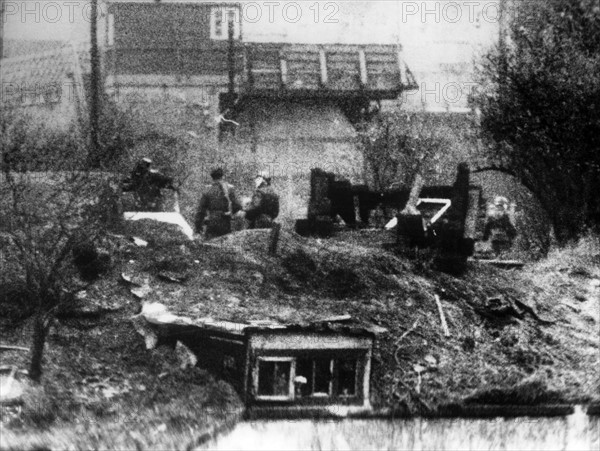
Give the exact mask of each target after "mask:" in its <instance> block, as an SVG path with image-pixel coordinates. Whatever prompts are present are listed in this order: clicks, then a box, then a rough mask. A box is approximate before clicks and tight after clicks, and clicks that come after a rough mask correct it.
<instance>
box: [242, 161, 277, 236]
mask: <svg viewBox="0 0 600 451" xmlns="http://www.w3.org/2000/svg"><path fill="white" fill-rule="evenodd" d="M254 185H255V187H256V190H255V191H254V194H253V195H252V200H251V202H250V205H248V207H247V208H246V219H247V220H248V222H249V228H250V229H268V228H271V227H272V226H273V221H274V220H275V218H277V216H278V215H279V196H278V195H277V193H275V190H274V189H273V187H271V177H269V174H268V173H267V172H265V171H263V172H261V173H260V174H259V175H258V176H257V177H256V179H255V181H254Z"/></svg>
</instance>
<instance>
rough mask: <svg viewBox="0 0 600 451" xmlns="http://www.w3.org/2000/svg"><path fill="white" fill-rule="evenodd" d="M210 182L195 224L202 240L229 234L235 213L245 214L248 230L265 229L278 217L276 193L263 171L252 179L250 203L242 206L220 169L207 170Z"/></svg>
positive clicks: (201, 199) (237, 214) (238, 214)
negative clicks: (252, 189)
mask: <svg viewBox="0 0 600 451" xmlns="http://www.w3.org/2000/svg"><path fill="white" fill-rule="evenodd" d="M210 176H211V178H212V181H213V182H212V185H211V186H210V187H209V188H208V190H207V191H206V192H205V193H204V194H202V197H201V198H200V203H199V205H198V211H197V212H196V218H195V220H194V227H195V230H196V233H198V234H199V233H202V231H203V228H204V227H206V230H205V231H204V237H205V239H211V238H215V237H218V236H222V235H226V234H228V233H231V221H232V219H233V217H234V216H238V217H244V218H245V219H246V221H247V222H248V228H250V229H267V228H271V227H272V226H273V221H274V220H275V218H277V216H279V196H278V195H277V193H275V190H274V189H273V187H272V186H271V177H270V176H269V174H268V173H266V172H261V173H259V174H258V175H257V176H256V178H255V180H254V186H255V190H254V193H253V195H252V199H251V200H250V203H249V204H248V205H247V206H246V207H242V204H241V203H240V201H239V199H238V198H237V196H236V194H235V190H234V188H233V186H232V185H230V184H229V183H227V182H226V181H225V180H224V179H223V177H224V173H223V169H221V168H217V169H215V170H213V171H212V172H211V173H210Z"/></svg>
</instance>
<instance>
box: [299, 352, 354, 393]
mask: <svg viewBox="0 0 600 451" xmlns="http://www.w3.org/2000/svg"><path fill="white" fill-rule="evenodd" d="M356 375H357V363H356V359H345V360H341V359H340V360H338V359H328V358H310V359H307V358H300V359H298V361H297V362H296V372H295V378H298V377H300V378H302V379H299V380H301V381H302V383H301V384H300V385H299V386H298V387H297V389H296V395H297V396H300V397H308V396H310V397H314V398H325V397H332V396H334V395H335V396H356ZM334 390H335V391H334Z"/></svg>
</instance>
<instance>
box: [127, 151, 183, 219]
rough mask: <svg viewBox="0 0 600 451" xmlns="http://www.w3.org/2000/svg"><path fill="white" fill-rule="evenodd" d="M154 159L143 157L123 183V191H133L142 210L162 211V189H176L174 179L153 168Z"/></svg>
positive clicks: (138, 206)
mask: <svg viewBox="0 0 600 451" xmlns="http://www.w3.org/2000/svg"><path fill="white" fill-rule="evenodd" d="M151 166H152V160H151V159H150V158H142V159H141V160H140V161H139V162H138V163H137V164H136V165H135V167H134V168H133V170H132V171H131V175H130V176H129V178H127V179H126V180H125V181H124V183H123V191H132V192H133V193H134V195H135V197H136V203H137V206H136V207H137V208H138V209H139V210H140V211H162V209H163V208H162V207H163V205H162V201H163V197H162V193H161V189H165V188H167V189H172V190H176V188H175V186H174V185H173V179H172V178H171V177H167V176H166V175H164V174H162V173H161V172H159V171H157V170H156V169H151Z"/></svg>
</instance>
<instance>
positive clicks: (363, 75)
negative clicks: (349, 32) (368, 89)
mask: <svg viewBox="0 0 600 451" xmlns="http://www.w3.org/2000/svg"><path fill="white" fill-rule="evenodd" d="M358 61H359V65H360V81H361V83H362V84H363V85H366V84H367V59H366V57H365V51H364V50H360V51H359V52H358Z"/></svg>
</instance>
